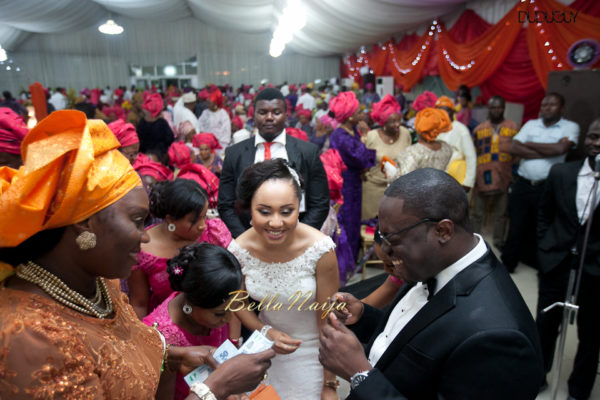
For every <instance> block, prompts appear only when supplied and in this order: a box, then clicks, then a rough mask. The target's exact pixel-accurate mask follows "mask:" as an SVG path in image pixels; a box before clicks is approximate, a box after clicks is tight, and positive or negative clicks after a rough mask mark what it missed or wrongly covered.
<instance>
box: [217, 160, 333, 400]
mask: <svg viewBox="0 0 600 400" xmlns="http://www.w3.org/2000/svg"><path fill="white" fill-rule="evenodd" d="M301 194H302V189H301V182H300V180H299V178H298V174H297V173H296V171H294V170H293V169H291V168H290V167H288V166H287V164H286V162H285V161H284V160H282V159H275V160H269V161H265V162H262V163H258V164H254V165H252V166H250V167H249V168H248V169H246V170H245V171H244V173H243V175H242V177H241V180H240V186H239V187H238V197H239V198H240V200H241V202H242V203H243V205H245V206H247V207H249V208H250V212H251V215H252V227H251V228H250V229H248V230H247V231H246V232H244V233H243V234H242V235H240V236H239V237H238V238H237V239H235V240H232V241H231V244H230V245H229V247H228V250H229V251H231V252H232V253H233V254H234V255H235V256H236V257H237V259H238V260H239V262H240V264H241V265H242V273H243V274H244V281H245V290H247V291H248V293H249V295H250V299H249V300H250V301H252V300H253V301H255V303H257V304H258V303H259V302H260V301H261V300H262V299H263V298H266V300H265V301H264V303H263V304H264V305H265V306H266V305H267V304H268V302H269V299H273V301H271V303H270V307H268V309H264V308H263V310H262V311H260V314H259V315H258V317H257V316H256V314H255V313H253V312H251V311H248V310H247V309H245V310H243V311H238V312H237V313H236V315H237V316H238V317H239V318H240V320H241V321H242V323H243V324H244V325H245V326H246V327H247V328H248V329H250V330H251V331H254V330H259V331H263V332H266V335H267V336H268V337H269V339H271V340H273V341H275V344H274V349H275V351H276V352H277V353H278V354H277V356H276V357H275V358H274V359H273V360H272V365H271V368H270V369H269V370H268V371H267V372H268V377H267V383H269V384H271V385H273V387H274V389H275V390H276V391H277V393H278V394H279V397H281V399H283V400H296V399H298V400H300V399H302V400H319V399H322V400H334V399H335V400H337V398H338V396H337V393H336V388H337V381H336V379H335V375H334V374H333V373H331V372H329V371H325V370H324V369H323V367H322V366H321V364H320V363H319V360H318V356H319V330H320V327H321V325H322V324H324V323H325V321H326V319H324V318H322V316H324V315H325V312H324V311H323V310H315V308H314V306H315V305H314V304H313V307H312V309H309V306H310V305H311V304H312V303H314V302H316V303H318V304H319V306H321V305H323V304H325V306H327V305H328V304H329V298H330V296H332V295H333V294H334V293H335V292H336V291H337V290H338V288H339V274H338V267H337V259H336V256H335V250H334V247H335V245H334V243H333V241H332V240H331V238H330V237H329V236H326V235H324V234H323V233H321V232H320V231H318V230H316V229H314V228H312V227H310V226H308V225H305V224H303V223H301V222H299V221H298V215H299V208H300V199H301ZM298 292H300V293H298ZM275 296H277V297H275ZM298 297H299V299H297V298H298ZM307 298H308V300H307V301H306V302H304V301H305V299H307ZM295 299H297V300H296V301H295V302H294V300H295ZM303 302H304V303H303ZM278 303H279V304H278ZM302 303H303V304H302Z"/></svg>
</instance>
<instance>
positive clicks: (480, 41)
mask: <svg viewBox="0 0 600 400" xmlns="http://www.w3.org/2000/svg"><path fill="white" fill-rule="evenodd" d="M523 8H524V3H521V2H519V3H517V4H516V5H515V6H514V7H513V8H512V9H511V10H510V11H509V12H508V13H507V14H506V15H505V16H504V18H502V19H501V20H500V21H499V22H498V23H497V24H496V25H494V26H492V27H491V28H489V29H487V30H485V32H483V33H482V34H480V35H479V36H477V37H476V38H475V39H473V40H471V41H468V42H464V43H461V42H457V41H454V40H452V38H451V36H450V35H449V34H448V33H447V32H446V30H445V28H444V26H443V24H439V29H438V67H439V69H440V75H441V76H442V79H443V80H444V83H445V84H446V86H448V88H449V89H450V90H456V89H458V87H459V86H460V85H461V84H464V85H467V86H469V87H473V86H477V85H479V84H481V83H482V82H484V81H485V80H486V79H488V78H489V77H490V76H491V75H492V74H493V73H494V71H495V70H496V69H497V68H498V67H499V66H500V64H501V63H502V61H503V60H504V59H505V58H506V56H507V55H508V53H509V52H510V50H511V48H512V46H513V44H514V42H515V39H516V38H517V36H518V34H519V29H520V24H518V23H517V21H518V13H519V11H520V10H522V9H523Z"/></svg>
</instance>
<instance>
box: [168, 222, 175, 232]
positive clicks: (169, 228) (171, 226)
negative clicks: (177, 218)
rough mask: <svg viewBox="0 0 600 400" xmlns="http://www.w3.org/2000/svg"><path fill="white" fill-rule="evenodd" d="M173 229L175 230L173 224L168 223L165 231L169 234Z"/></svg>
mask: <svg viewBox="0 0 600 400" xmlns="http://www.w3.org/2000/svg"><path fill="white" fill-rule="evenodd" d="M175 229H177V227H176V226H175V224H174V223H170V224H169V225H167V230H168V231H169V232H175Z"/></svg>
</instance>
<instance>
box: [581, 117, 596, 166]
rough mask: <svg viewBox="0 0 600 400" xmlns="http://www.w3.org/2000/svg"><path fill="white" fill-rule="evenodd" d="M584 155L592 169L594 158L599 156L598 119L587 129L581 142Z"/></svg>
mask: <svg viewBox="0 0 600 400" xmlns="http://www.w3.org/2000/svg"><path fill="white" fill-rule="evenodd" d="M583 148H584V149H585V154H586V155H587V156H588V159H589V162H590V166H591V167H592V169H593V168H594V164H595V162H594V161H595V160H594V159H595V157H596V156H597V155H598V154H600V119H596V120H595V121H593V122H592V123H591V125H590V127H589V128H588V133H587V135H585V139H584V141H583Z"/></svg>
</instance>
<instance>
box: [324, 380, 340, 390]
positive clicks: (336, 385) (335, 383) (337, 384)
mask: <svg viewBox="0 0 600 400" xmlns="http://www.w3.org/2000/svg"><path fill="white" fill-rule="evenodd" d="M323 385H324V386H325V387H328V388H332V389H333V390H337V389H338V388H339V387H340V381H338V380H337V379H335V380H331V381H325V383H324V384H323Z"/></svg>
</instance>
